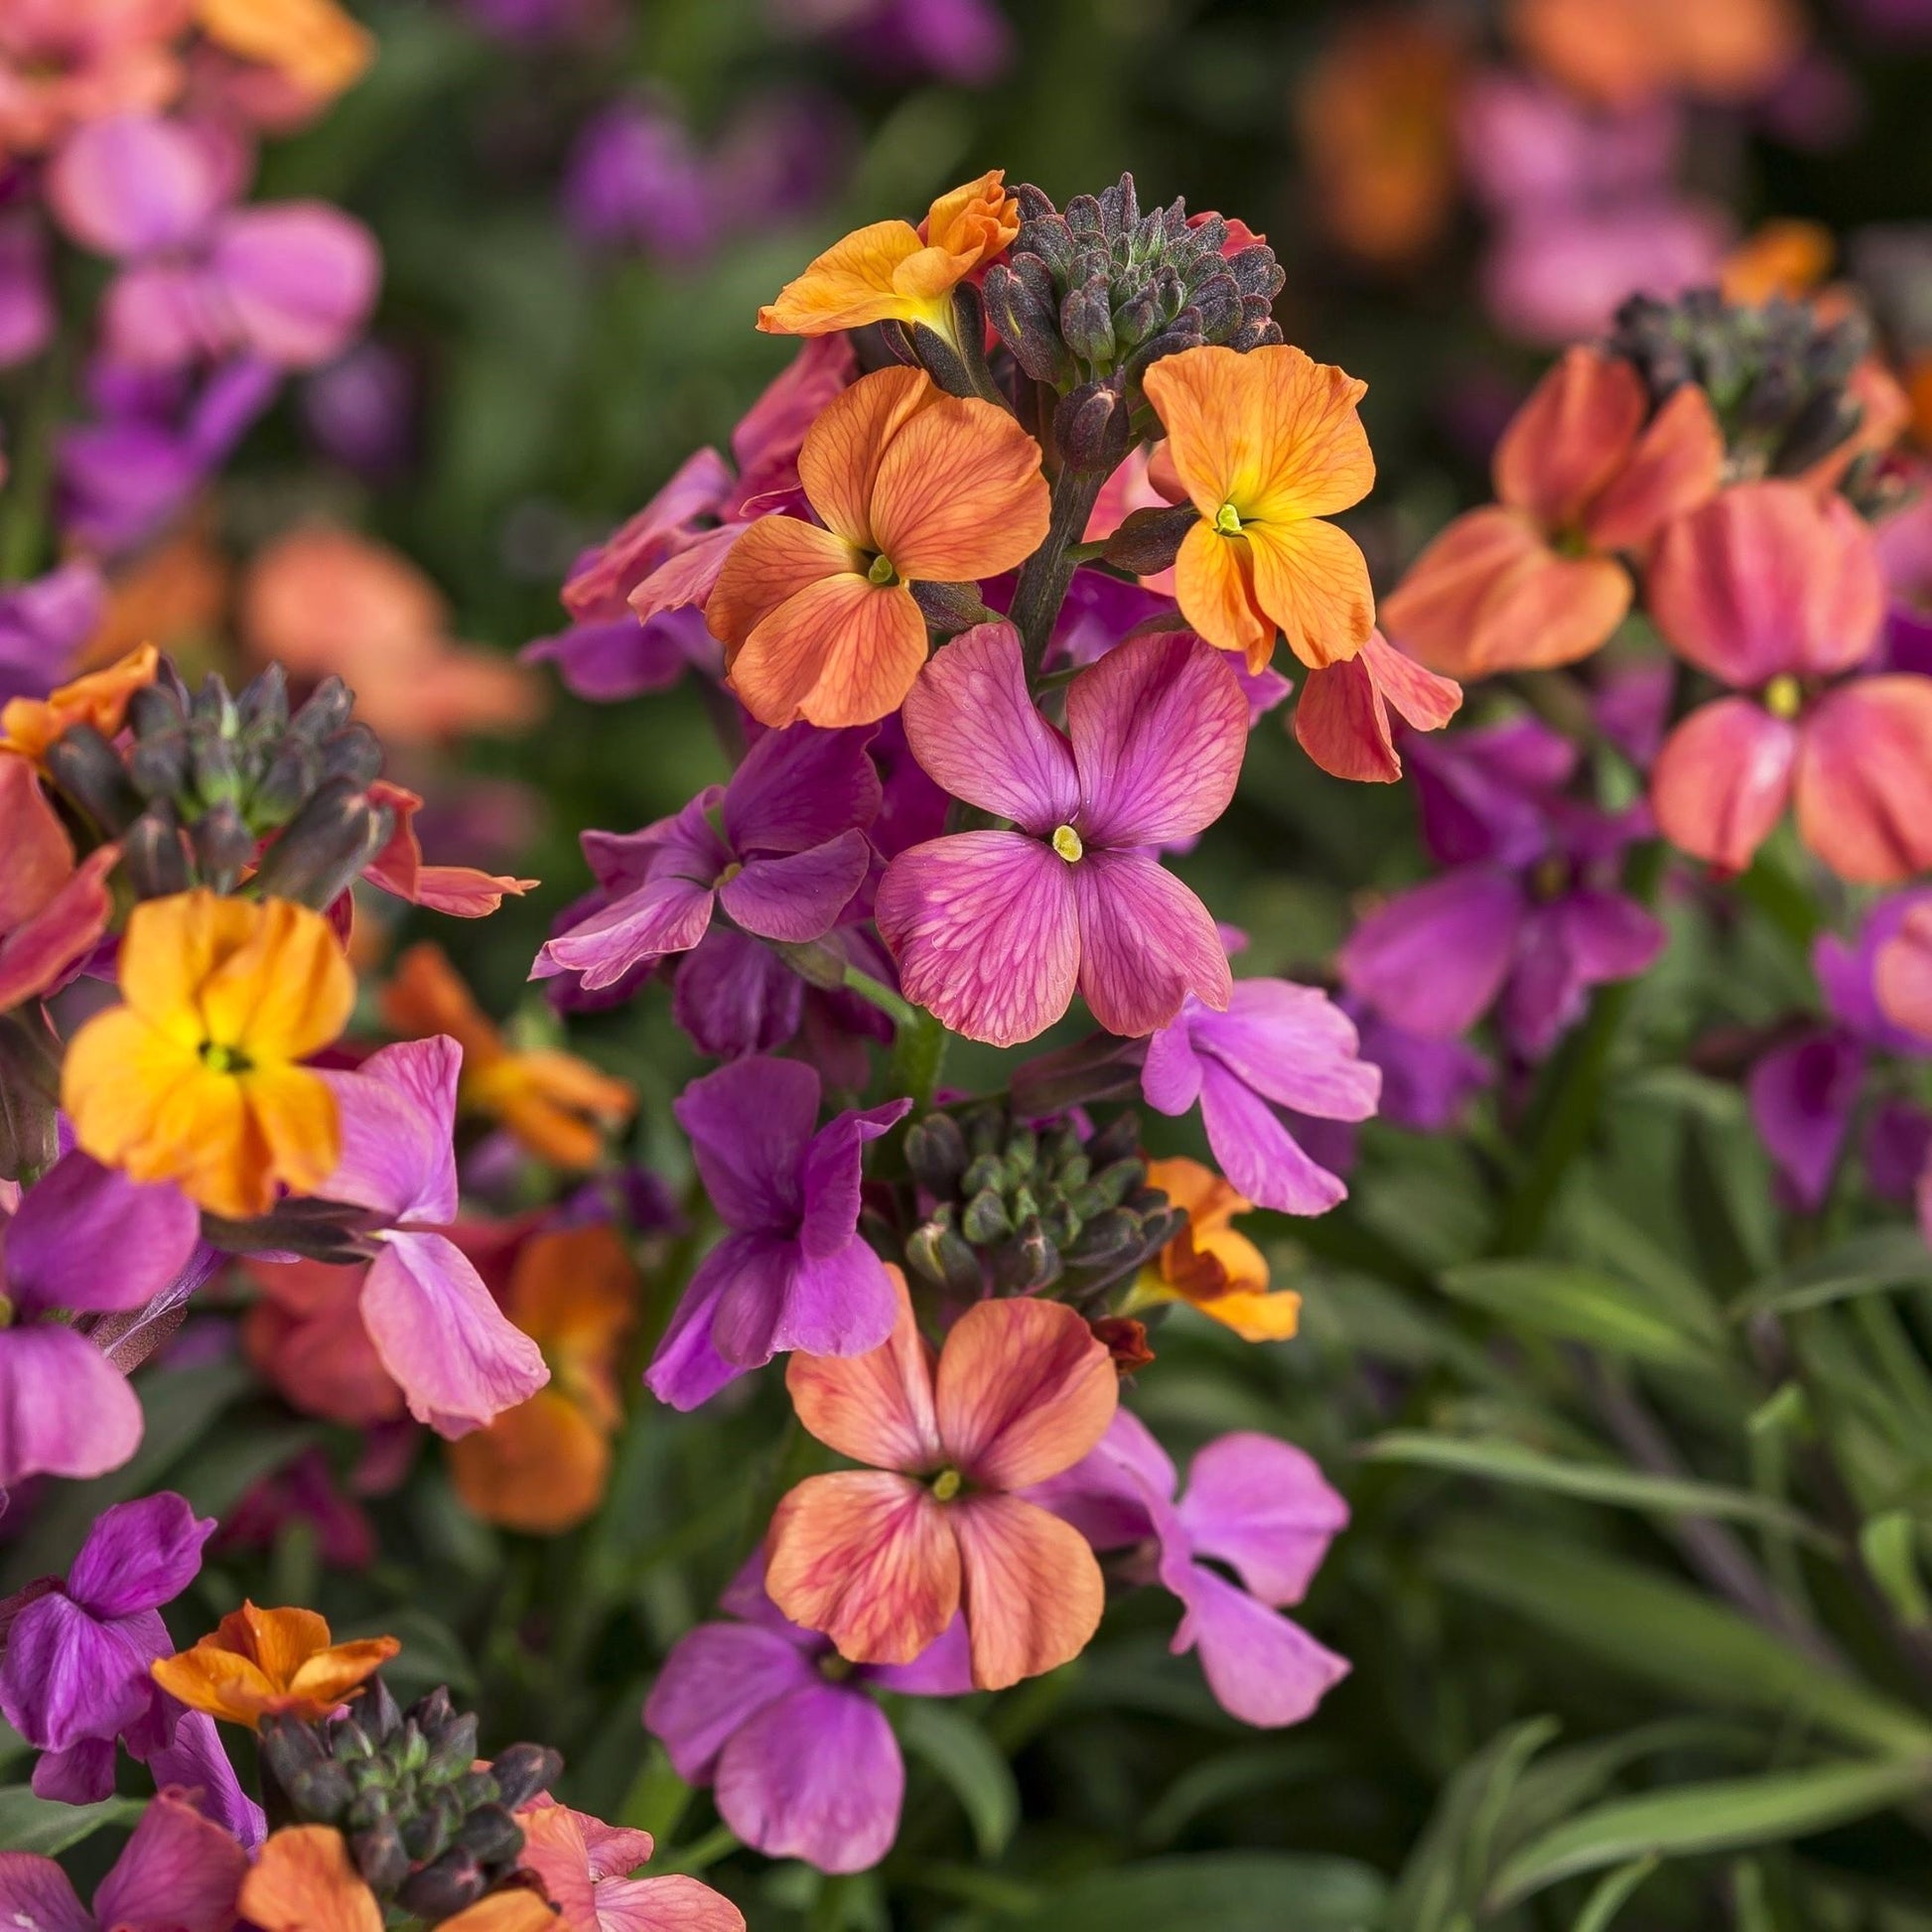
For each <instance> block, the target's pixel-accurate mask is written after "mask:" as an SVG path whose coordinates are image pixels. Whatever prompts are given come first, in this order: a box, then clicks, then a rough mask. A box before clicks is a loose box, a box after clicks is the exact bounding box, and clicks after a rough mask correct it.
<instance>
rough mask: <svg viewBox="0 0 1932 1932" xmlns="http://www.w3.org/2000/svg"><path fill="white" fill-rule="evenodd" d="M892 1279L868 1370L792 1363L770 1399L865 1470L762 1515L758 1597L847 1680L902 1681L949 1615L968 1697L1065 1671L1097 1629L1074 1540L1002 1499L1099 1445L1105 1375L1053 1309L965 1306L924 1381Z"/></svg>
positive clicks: (899, 1288) (817, 1358) (1094, 1587)
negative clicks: (828, 1642)
mask: <svg viewBox="0 0 1932 1932" xmlns="http://www.w3.org/2000/svg"><path fill="white" fill-rule="evenodd" d="M889 1272H890V1273H891V1274H892V1276H893V1284H894V1289H895V1292H896V1293H897V1297H898V1320H897V1325H896V1326H895V1327H894V1329H893V1333H892V1336H891V1338H890V1339H889V1340H888V1341H886V1342H885V1343H884V1344H882V1345H881V1346H880V1347H878V1348H875V1349H874V1350H873V1351H872V1352H871V1353H870V1354H866V1355H848V1356H823V1355H794V1356H793V1357H792V1358H791V1362H790V1365H789V1367H788V1369H787V1370H786V1374H785V1385H786V1387H787V1388H788V1389H789V1390H790V1391H791V1399H792V1403H793V1405H794V1407H795V1408H796V1409H797V1411H798V1419H799V1421H800V1422H802V1423H803V1424H804V1425H805V1427H806V1428H807V1429H808V1430H810V1431H811V1433H812V1434H813V1435H814V1436H816V1437H817V1438H818V1440H819V1441H820V1442H821V1443H824V1444H825V1445H826V1446H827V1447H828V1448H831V1449H837V1450H838V1451H839V1452H840V1453H841V1454H843V1455H849V1456H851V1457H852V1458H853V1460H854V1461H857V1462H864V1463H867V1464H868V1465H870V1466H868V1467H867V1468H864V1469H847V1470H842V1471H839V1472H837V1473H834V1474H832V1475H820V1476H809V1477H807V1478H806V1479H805V1481H803V1482H801V1483H800V1484H799V1485H798V1486H797V1488H795V1489H794V1490H792V1492H791V1493H790V1495H788V1496H787V1497H786V1498H785V1499H784V1501H783V1502H781V1503H780V1504H779V1505H778V1509H777V1513H776V1514H775V1515H774V1516H773V1517H772V1519H771V1529H770V1533H769V1535H768V1537H767V1539H766V1542H765V1579H764V1581H765V1588H766V1590H767V1591H768V1592H769V1594H770V1597H771V1600H772V1601H773V1602H774V1603H776V1604H777V1606H778V1607H779V1609H781V1610H782V1611H783V1612H784V1613H785V1615H786V1616H788V1617H790V1618H791V1620H792V1621H793V1622H794V1623H802V1624H804V1625H805V1626H806V1628H808V1629H812V1630H821V1631H823V1632H824V1633H825V1635H827V1636H828V1637H830V1638H831V1639H832V1641H833V1643H834V1644H835V1645H837V1647H838V1649H839V1652H840V1654H841V1655H842V1656H844V1657H846V1658H848V1659H850V1660H851V1661H852V1662H853V1663H858V1664H902V1663H907V1662H909V1661H910V1660H911V1659H912V1658H914V1657H916V1656H917V1655H918V1654H919V1653H920V1652H921V1651H922V1650H924V1649H925V1647H926V1646H927V1645H928V1644H929V1643H931V1642H932V1641H933V1640H934V1638H936V1637H937V1636H938V1635H939V1633H940V1632H941V1631H942V1630H943V1629H944V1628H945V1627H946V1625H947V1624H948V1623H950V1622H951V1621H952V1618H953V1614H954V1612H955V1611H961V1610H963V1611H964V1614H965V1619H966V1628H967V1634H968V1637H969V1638H970V1641H971V1646H972V1654H973V1682H974V1683H975V1684H976V1685H978V1686H979V1688H980V1689H982V1690H1000V1689H1003V1688H1004V1687H1005V1686H1007V1685H1009V1684H1017V1683H1018V1682H1019V1681H1020V1680H1021V1679H1022V1678H1023V1677H1033V1676H1036V1675H1037V1674H1038V1673H1039V1672H1041V1671H1049V1670H1053V1669H1055V1668H1056V1667H1057V1666H1059V1665H1061V1664H1063V1663H1065V1662H1067V1660H1068V1659H1069V1658H1072V1657H1076V1656H1078V1655H1079V1653H1080V1651H1081V1650H1082V1649H1083V1648H1084V1647H1085V1646H1086V1643H1087V1640H1088V1638H1090V1637H1091V1636H1092V1635H1093V1633H1094V1631H1095V1629H1096V1628H1098V1626H1099V1623H1100V1611H1101V1605H1102V1599H1103V1596H1104V1594H1105V1592H1104V1587H1103V1586H1102V1583H1101V1577H1100V1568H1099V1566H1098V1565H1097V1564H1096V1563H1095V1562H1094V1559H1093V1552H1092V1551H1091V1550H1090V1549H1089V1548H1088V1547H1087V1544H1086V1541H1085V1539H1084V1538H1082V1537H1081V1536H1079V1535H1078V1534H1077V1533H1075V1532H1072V1531H1070V1530H1069V1528H1068V1526H1067V1525H1066V1524H1065V1523H1062V1522H1061V1521H1060V1520H1059V1519H1058V1518H1057V1517H1053V1516H1049V1515H1047V1513H1046V1512H1045V1511H1044V1510H1042V1509H1040V1508H1039V1507H1037V1505H1035V1504H1034V1503H1031V1502H1027V1501H1025V1500H1023V1499H1022V1498H1021V1497H1020V1496H1018V1495H1015V1494H1014V1493H1013V1492H1014V1491H1015V1490H1019V1489H1024V1488H1026V1487H1027V1486H1028V1485H1029V1484H1031V1483H1035V1482H1043V1481H1045V1479H1046V1478H1047V1477H1048V1476H1053V1475H1057V1474H1059V1473H1060V1471H1061V1470H1063V1469H1067V1468H1070V1467H1071V1466H1072V1465H1073V1464H1074V1463H1075V1462H1077V1461H1078V1460H1079V1459H1080V1457H1081V1456H1083V1455H1084V1454H1086V1452H1087V1451H1088V1450H1089V1449H1092V1448H1093V1446H1094V1445H1095V1444H1096V1443H1098V1442H1099V1440H1100V1439H1101V1437H1102V1436H1103V1435H1105V1434H1106V1430H1107V1425H1108V1424H1109V1423H1110V1422H1111V1421H1112V1420H1113V1416H1114V1410H1115V1407H1116V1404H1117V1401H1118V1394H1117V1386H1118V1385H1117V1378H1116V1376H1115V1374H1114V1367H1113V1361H1112V1358H1111V1357H1110V1356H1109V1355H1108V1353H1107V1350H1106V1348H1105V1347H1104V1346H1103V1345H1102V1344H1101V1343H1100V1342H1099V1341H1098V1340H1096V1339H1095V1337H1094V1335H1093V1332H1092V1330H1091V1329H1090V1328H1089V1327H1088V1326H1087V1324H1086V1322H1085V1321H1083V1320H1082V1319H1081V1318H1080V1316H1079V1315H1077V1314H1076V1313H1075V1312H1074V1311H1072V1310H1071V1309H1070V1308H1068V1307H1066V1306H1065V1304H1063V1303H1059V1302H1039V1301H1033V1300H1028V1299H1022V1300H1016V1301H993V1302H980V1303H977V1304H975V1306H973V1307H972V1308H970V1309H968V1310H967V1311H966V1312H965V1313H964V1314H963V1315H961V1316H960V1318H959V1319H958V1321H957V1322H955V1323H954V1324H953V1328H952V1331H951V1333H949V1334H948V1335H947V1337H946V1341H945V1346H944V1347H943V1349H941V1351H940V1353H939V1356H938V1360H937V1363H936V1366H935V1363H934V1359H933V1355H932V1351H931V1350H930V1349H929V1348H928V1347H927V1346H926V1344H925V1342H924V1341H923V1340H922V1339H921V1338H920V1335H919V1331H918V1328H917V1326H916V1325H915V1323H914V1321H913V1318H912V1305H911V1302H910V1301H909V1300H908V1299H907V1296H906V1292H905V1280H904V1277H903V1276H902V1275H900V1274H899V1273H898V1271H897V1269H893V1270H890V1271H889Z"/></svg>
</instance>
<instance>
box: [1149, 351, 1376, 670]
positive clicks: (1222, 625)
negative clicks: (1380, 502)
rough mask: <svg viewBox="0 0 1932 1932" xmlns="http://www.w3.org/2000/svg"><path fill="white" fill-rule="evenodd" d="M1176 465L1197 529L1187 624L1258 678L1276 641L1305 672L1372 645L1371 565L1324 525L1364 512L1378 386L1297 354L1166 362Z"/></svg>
mask: <svg viewBox="0 0 1932 1932" xmlns="http://www.w3.org/2000/svg"><path fill="white" fill-rule="evenodd" d="M1146 383H1147V394H1148V400H1149V401H1150V402H1151V403H1153V405H1154V408H1155V411H1156V413H1157V414H1158V415H1159V416H1160V418H1161V421H1162V424H1163V426H1164V427H1165V428H1166V430H1167V432H1168V456H1169V458H1170V460H1171V461H1172V462H1173V468H1174V470H1175V472H1176V473H1177V474H1178V476H1179V479H1180V482H1181V483H1182V485H1183V486H1184V487H1185V489H1186V492H1187V495H1188V497H1189V498H1190V500H1191V501H1192V503H1193V505H1194V507H1195V509H1197V510H1198V511H1199V512H1200V521H1199V522H1198V523H1196V524H1194V525H1193V526H1192V527H1191V528H1190V529H1189V530H1188V532H1187V534H1186V536H1185V538H1184V539H1183V540H1182V542H1181V545H1180V555H1179V556H1178V558H1177V559H1176V560H1175V564H1174V591H1175V594H1176V596H1177V597H1178V598H1179V600H1180V609H1181V614H1182V615H1183V616H1184V617H1185V618H1186V620H1187V621H1188V622H1189V623H1190V624H1192V625H1193V626H1194V628H1195V629H1196V630H1198V631H1199V632H1200V634H1201V635H1202V636H1203V637H1205V638H1206V639H1207V640H1208V642H1209V643H1211V644H1217V645H1219V646H1220V648H1221V649H1222V650H1240V651H1246V652H1247V656H1248V668H1249V669H1250V670H1256V671H1258V670H1260V669H1261V668H1262V666H1263V665H1265V664H1266V663H1267V662H1268V660H1269V658H1270V657H1272V656H1273V655H1274V651H1275V632H1276V631H1277V629H1279V630H1280V631H1281V633H1282V634H1283V635H1284V636H1285V637H1286V638H1287V639H1288V646H1289V649H1291V650H1292V651H1293V652H1294V653H1295V655H1296V656H1297V657H1299V658H1300V659H1301V660H1302V662H1303V663H1304V664H1307V665H1309V666H1310V667H1311V668H1319V667H1320V666H1321V665H1324V664H1334V663H1339V662H1340V661H1341V660H1342V659H1344V658H1348V657H1353V656H1354V655H1355V653H1356V652H1357V651H1358V650H1360V649H1361V647H1362V645H1363V644H1364V643H1366V642H1367V641H1368V634H1369V629H1370V627H1371V625H1372V624H1373V623H1374V621H1375V598H1374V594H1373V593H1372V592H1371V591H1370V589H1369V582H1368V564H1367V562H1366V561H1365V559H1364V558H1363V556H1362V553H1361V551H1360V550H1359V549H1358V548H1357V547H1356V544H1355V540H1354V538H1352V537H1350V536H1346V535H1344V534H1343V533H1342V531H1340V530H1339V529H1337V528H1336V527H1335V526H1334V524H1332V523H1328V522H1324V521H1323V520H1322V519H1323V518H1325V517H1329V516H1332V515H1333V514H1334V513H1335V512H1336V511H1337V510H1345V509H1347V508H1348V507H1349V505H1350V504H1351V503H1358V502H1360V501H1361V499H1362V498H1363V497H1364V496H1366V495H1367V494H1368V492H1369V489H1370V487H1371V485H1372V484H1373V483H1374V482H1375V459H1374V458H1373V457H1372V456H1371V455H1370V454H1369V447H1368V436H1367V434H1366V432H1365V431H1364V430H1363V428H1362V419H1361V417H1360V416H1359V415H1358V414H1357V413H1356V408H1355V405H1356V404H1357V403H1358V402H1360V401H1361V399H1362V396H1363V395H1364V394H1365V393H1366V391H1367V388H1368V385H1367V384H1366V383H1365V382H1358V381H1357V380H1356V379H1355V378H1354V377H1353V376H1351V375H1347V374H1344V373H1343V371H1342V370H1340V369H1338V368H1334V367H1332V366H1331V365H1329V364H1327V363H1323V362H1316V361H1313V360H1311V358H1310V357H1309V356H1308V355H1307V354H1306V353H1305V352H1304V351H1303V350H1301V349H1299V348H1295V347H1293V346H1291V345H1288V344H1286V343H1274V344H1266V345H1263V346H1261V347H1259V348H1251V349H1249V350H1248V351H1247V353H1246V354H1237V353H1236V352H1235V351H1234V350H1233V349H1231V348H1219V347H1214V346H1211V345H1210V346H1207V347H1202V348H1190V349H1184V350H1182V352H1181V353H1180V354H1178V355H1167V356H1163V357H1162V358H1161V360H1160V361H1158V362H1156V363H1155V364H1154V365H1153V366H1152V367H1151V368H1150V369H1149V370H1148V371H1147V376H1146Z"/></svg>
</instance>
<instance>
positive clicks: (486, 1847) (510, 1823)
mask: <svg viewBox="0 0 1932 1932" xmlns="http://www.w3.org/2000/svg"><path fill="white" fill-rule="evenodd" d="M457 1843H458V1844H459V1845H461V1846H462V1847H463V1848H464V1850H465V1851H467V1852H469V1853H471V1854H472V1855H473V1856H475V1857H476V1858H477V1859H478V1860H480V1861H481V1862H482V1863H483V1864H508V1863H513V1862H514V1861H515V1858H516V1855H517V1854H518V1853H519V1852H521V1851H522V1849H523V1827H522V1826H521V1825H519V1824H518V1823H517V1822H516V1820H515V1819H514V1818H512V1817H511V1816H510V1815H509V1813H508V1811H507V1810H505V1809H504V1807H503V1806H501V1805H483V1806H482V1807H480V1808H479V1809H478V1810H476V1811H473V1812H472V1813H471V1814H470V1816H469V1817H468V1818H466V1819H465V1820H464V1821H463V1830H462V1831H461V1832H459V1833H458V1834H457Z"/></svg>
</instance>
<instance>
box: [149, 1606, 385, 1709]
mask: <svg viewBox="0 0 1932 1932" xmlns="http://www.w3.org/2000/svg"><path fill="white" fill-rule="evenodd" d="M401 1648H402V1645H401V1644H399V1643H398V1642H397V1641H396V1640H395V1638H394V1637H362V1638H359V1639H358V1640H356V1641H355V1642H353V1643H332V1642H331V1641H330V1636H329V1624H328V1621H327V1619H326V1618H324V1617H320V1616H318V1615H317V1614H316V1613H315V1611H314V1610H297V1609H288V1610H262V1609H257V1608H256V1607H255V1605H254V1604H253V1603H250V1602H246V1601H244V1602H243V1603H242V1606H241V1608H240V1609H238V1610H230V1611H229V1612H228V1614H227V1615H226V1616H224V1617H223V1618H222V1619H221V1621H220V1623H219V1624H218V1625H217V1626H216V1627H215V1629H214V1630H213V1631H212V1632H211V1633H210V1634H209V1635H207V1636H206V1637H204V1638H202V1640H201V1641H200V1642H199V1643H197V1644H196V1645H194V1646H193V1648H191V1649H188V1650H183V1651H179V1652H177V1653H176V1654H175V1655H174V1656H172V1657H162V1658H159V1659H157V1660H156V1662H155V1663H154V1664H153V1666H152V1667H151V1668H152V1671H153V1674H154V1681H155V1682H156V1683H157V1684H159V1685H160V1686H161V1688H162V1689H163V1690H164V1691H166V1692H167V1693H168V1695H169V1696H170V1697H176V1698H179V1699H180V1700H181V1701H182V1703H184V1704H185V1705H187V1706H188V1708H189V1709H190V1710H191V1711H205V1712H207V1715H208V1716H209V1717H211V1718H221V1719H225V1720H226V1721H227V1722H228V1723H230V1724H237V1725H247V1727H248V1728H249V1729H250V1730H254V1729H256V1728H257V1727H258V1726H259V1725H260V1724H261V1721H262V1720H263V1719H264V1718H268V1717H295V1718H307V1719H309V1720H311V1721H314V1720H316V1719H320V1718H328V1717H333V1716H334V1715H335V1713H336V1711H337V1710H338V1709H339V1708H340V1707H341V1705H342V1704H343V1703H344V1702H345V1700H346V1699H347V1698H348V1696H349V1695H350V1693H351V1692H353V1691H354V1690H356V1689H357V1687H358V1686H360V1685H361V1684H363V1683H364V1682H366V1681H367V1679H369V1678H370V1677H373V1676H374V1675H375V1673H376V1672H377V1671H378V1670H380V1669H381V1668H382V1666H383V1665H384V1664H386V1663H387V1662H388V1661H389V1659H390V1658H391V1657H393V1656H394V1655H395V1654H396V1652H397V1651H398V1650H400V1649H401Z"/></svg>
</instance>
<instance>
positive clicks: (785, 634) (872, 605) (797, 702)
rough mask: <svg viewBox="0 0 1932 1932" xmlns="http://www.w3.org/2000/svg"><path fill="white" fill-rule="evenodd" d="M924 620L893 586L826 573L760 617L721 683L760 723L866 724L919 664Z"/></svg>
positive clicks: (880, 714) (895, 702)
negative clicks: (800, 721) (735, 694)
mask: <svg viewBox="0 0 1932 1932" xmlns="http://www.w3.org/2000/svg"><path fill="white" fill-rule="evenodd" d="M925 644H926V634H925V616H924V614H923V613H922V612H921V611H920V609H919V607H918V606H917V605H916V604H915V603H914V602H913V601H912V594H911V592H910V591H908V590H907V589H906V588H905V587H904V585H903V584H895V585H891V586H889V587H885V588H882V587H881V586H879V585H877V584H874V583H872V582H871V581H869V580H868V579H867V578H865V577H862V576H859V575H856V574H850V573H849V574H846V575H842V576H837V577H826V578H824V579H822V580H821V581H820V582H818V583H815V584H810V585H807V586H806V588H805V589H803V590H802V591H799V592H798V593H797V594H796V595H795V596H793V597H790V598H787V599H786V600H785V602H784V603H782V604H781V605H779V606H778V608H777V609H776V610H775V611H773V612H772V613H771V614H770V615H769V616H768V617H766V618H764V619H762V620H760V621H759V624H758V627H757V628H756V629H755V630H753V632H752V633H751V635H750V636H749V637H747V638H746V640H745V642H744V643H743V644H742V645H741V646H740V647H739V649H738V650H737V651H735V652H734V653H733V654H732V656H731V659H730V665H731V669H730V674H729V676H728V678H727V680H726V681H727V682H728V683H729V684H730V686H731V688H732V689H733V690H734V691H735V692H737V694H738V696H739V697H740V699H742V700H743V702H744V705H745V709H746V710H747V711H749V712H750V713H751V714H752V716H753V717H754V718H756V719H757V720H758V721H759V724H761V725H771V726H778V727H782V726H785V725H789V724H792V723H793V722H795V721H796V720H797V719H799V718H803V719H805V720H806V721H807V722H808V723H810V724H814V725H825V726H828V727H829V726H840V725H870V724H876V723H877V722H878V721H879V720H880V719H881V718H884V717H886V716H887V715H888V713H890V712H894V711H897V709H898V707H899V705H900V704H901V703H902V702H903V701H904V698H905V694H906V692H907V691H909V690H910V689H911V688H912V680H913V679H914V678H915V677H917V676H918V674H919V667H920V666H921V665H922V664H923V663H924V662H925Z"/></svg>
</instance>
